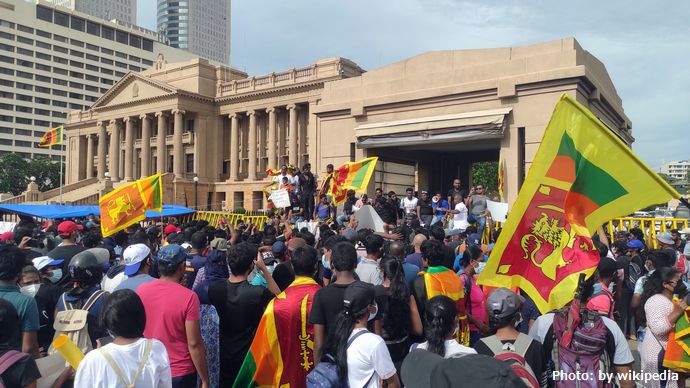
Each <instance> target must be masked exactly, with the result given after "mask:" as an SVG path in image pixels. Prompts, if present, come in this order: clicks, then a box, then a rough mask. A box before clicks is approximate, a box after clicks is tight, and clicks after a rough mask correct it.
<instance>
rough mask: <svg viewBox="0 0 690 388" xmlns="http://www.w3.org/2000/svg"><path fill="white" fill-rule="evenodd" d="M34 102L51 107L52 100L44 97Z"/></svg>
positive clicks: (35, 99)
mask: <svg viewBox="0 0 690 388" xmlns="http://www.w3.org/2000/svg"><path fill="white" fill-rule="evenodd" d="M34 101H36V103H37V104H45V105H50V100H49V99H47V98H43V97H36V98H34Z"/></svg>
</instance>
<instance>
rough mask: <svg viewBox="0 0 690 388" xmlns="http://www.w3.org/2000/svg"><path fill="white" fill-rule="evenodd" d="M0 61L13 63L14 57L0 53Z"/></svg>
mask: <svg viewBox="0 0 690 388" xmlns="http://www.w3.org/2000/svg"><path fill="white" fill-rule="evenodd" d="M0 62H3V63H12V64H14V58H12V57H8V56H6V55H0Z"/></svg>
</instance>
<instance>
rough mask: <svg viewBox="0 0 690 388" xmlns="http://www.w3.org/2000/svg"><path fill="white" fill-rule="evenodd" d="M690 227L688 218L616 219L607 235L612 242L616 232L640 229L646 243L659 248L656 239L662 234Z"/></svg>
mask: <svg viewBox="0 0 690 388" xmlns="http://www.w3.org/2000/svg"><path fill="white" fill-rule="evenodd" d="M687 227H688V220H687V219H686V218H638V217H624V218H615V219H613V220H611V221H609V222H608V224H607V231H606V233H607V234H608V235H609V238H610V240H611V241H613V239H614V238H615V234H616V232H619V231H626V232H628V231H630V229H632V228H639V229H640V230H641V231H642V233H643V234H644V242H645V243H646V244H647V246H648V247H650V248H657V247H658V243H657V240H656V237H657V236H658V235H659V234H660V233H664V232H667V231H670V230H671V229H678V230H682V229H685V228H687Z"/></svg>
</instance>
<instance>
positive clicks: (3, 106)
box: [0, 102, 14, 110]
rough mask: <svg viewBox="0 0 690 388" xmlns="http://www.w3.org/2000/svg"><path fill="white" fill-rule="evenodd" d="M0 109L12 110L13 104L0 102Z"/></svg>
mask: <svg viewBox="0 0 690 388" xmlns="http://www.w3.org/2000/svg"><path fill="white" fill-rule="evenodd" d="M0 109H3V110H14V105H12V104H6V103H4V102H0Z"/></svg>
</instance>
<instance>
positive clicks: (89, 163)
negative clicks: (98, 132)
mask: <svg viewBox="0 0 690 388" xmlns="http://www.w3.org/2000/svg"><path fill="white" fill-rule="evenodd" d="M94 136H95V135H86V179H89V178H93V138H94Z"/></svg>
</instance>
